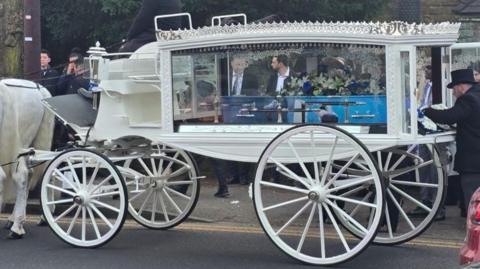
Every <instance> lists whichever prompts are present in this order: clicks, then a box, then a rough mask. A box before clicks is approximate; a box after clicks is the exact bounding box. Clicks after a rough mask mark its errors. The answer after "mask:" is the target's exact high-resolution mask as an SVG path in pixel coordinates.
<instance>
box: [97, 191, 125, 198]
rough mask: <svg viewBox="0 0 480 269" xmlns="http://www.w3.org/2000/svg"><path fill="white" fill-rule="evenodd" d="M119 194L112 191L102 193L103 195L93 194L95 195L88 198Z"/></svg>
mask: <svg viewBox="0 0 480 269" xmlns="http://www.w3.org/2000/svg"><path fill="white" fill-rule="evenodd" d="M119 194H120V191H112V192H104V193H95V194H92V195H90V198H98V197H105V196H113V195H119Z"/></svg>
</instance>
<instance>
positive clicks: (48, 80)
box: [40, 49, 60, 96]
mask: <svg viewBox="0 0 480 269" xmlns="http://www.w3.org/2000/svg"><path fill="white" fill-rule="evenodd" d="M51 61H52V60H51V58H50V53H49V52H48V51H47V50H44V49H42V51H41V52H40V69H41V71H40V72H41V73H40V75H41V80H40V84H41V85H42V86H43V87H45V88H47V90H48V91H49V92H50V94H51V95H52V96H55V95H57V81H58V77H59V76H60V75H59V74H58V71H57V70H55V69H53V68H51V67H50V62H51Z"/></svg>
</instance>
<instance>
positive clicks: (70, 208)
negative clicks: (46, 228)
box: [53, 204, 78, 223]
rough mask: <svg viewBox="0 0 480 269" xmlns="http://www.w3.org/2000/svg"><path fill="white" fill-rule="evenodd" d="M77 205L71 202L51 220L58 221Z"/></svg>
mask: <svg viewBox="0 0 480 269" xmlns="http://www.w3.org/2000/svg"><path fill="white" fill-rule="evenodd" d="M77 206H78V205H77V204H73V205H71V206H70V207H69V208H67V210H65V211H63V213H62V214H60V215H58V216H57V217H56V218H55V219H54V220H53V222H55V223H56V222H57V221H59V220H60V219H61V218H63V217H65V216H66V215H67V214H68V213H70V212H72V210H74V209H75V207H77Z"/></svg>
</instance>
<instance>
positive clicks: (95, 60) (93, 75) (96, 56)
mask: <svg viewBox="0 0 480 269" xmlns="http://www.w3.org/2000/svg"><path fill="white" fill-rule="evenodd" d="M87 53H88V54H89V56H88V65H89V70H90V87H89V90H90V91H92V93H93V94H92V95H93V103H92V104H93V105H92V106H93V109H95V110H96V109H97V107H98V101H99V100H98V99H99V94H98V92H99V88H98V84H99V83H100V78H101V76H100V70H101V62H102V61H103V60H104V59H103V56H104V55H106V54H107V52H106V50H105V48H103V47H101V46H100V42H98V41H97V42H96V43H95V47H90V48H89V49H88V51H87Z"/></svg>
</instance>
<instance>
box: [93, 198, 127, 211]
mask: <svg viewBox="0 0 480 269" xmlns="http://www.w3.org/2000/svg"><path fill="white" fill-rule="evenodd" d="M91 202H92V203H94V204H96V205H98V206H101V207H104V208H106V209H110V210H111V211H114V212H116V213H120V209H118V208H115V207H113V206H111V205H109V204H106V203H104V202H100V201H98V200H91Z"/></svg>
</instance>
